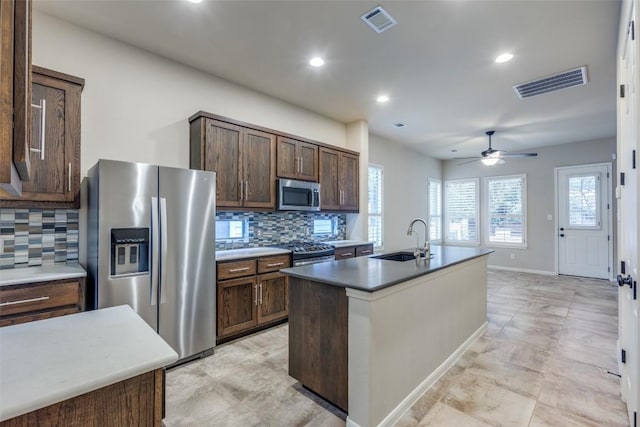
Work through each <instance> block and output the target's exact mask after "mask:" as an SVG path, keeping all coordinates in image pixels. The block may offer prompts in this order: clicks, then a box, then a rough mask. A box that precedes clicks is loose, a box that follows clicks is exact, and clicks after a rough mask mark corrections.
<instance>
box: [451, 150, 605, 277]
mask: <svg viewBox="0 0 640 427" xmlns="http://www.w3.org/2000/svg"><path fill="white" fill-rule="evenodd" d="M531 151H535V152H537V153H538V157H535V158H522V159H516V158H514V159H508V160H507V163H505V164H503V165H497V166H492V167H488V166H485V165H483V164H482V163H481V162H474V163H469V164H466V165H464V166H459V164H460V162H461V161H460V160H447V161H444V162H442V175H443V179H444V180H451V179H460V178H472V177H480V178H482V177H486V176H498V175H512V174H520V173H525V174H526V175H527V237H528V247H527V249H507V248H493V249H495V253H493V254H492V255H491V256H490V257H489V265H491V266H499V267H506V268H514V269H521V270H532V271H538V272H554V271H555V257H556V255H555V235H556V229H555V220H554V219H555V218H554V219H552V220H551V221H549V220H548V219H547V215H549V214H550V215H553V216H554V217H555V212H554V206H555V205H554V203H555V200H554V198H555V196H554V168H555V167H560V166H572V165H581V164H589V163H605V162H609V163H611V162H613V160H612V154H614V153H615V152H616V140H615V138H610V139H605V140H595V141H587V142H577V143H572V144H562V145H557V146H554V147H545V148H540V149H537V150H531ZM612 175H613V176H612V177H611V179H612V180H614V182H615V176H616V173H615V168H614V169H613V174H612ZM482 185H483V183H482V180H480V198H481V199H482V198H483V197H484V194H483V186H482ZM612 188H615V185H613V186H612ZM612 208H613V209H615V206H612ZM612 214H613V218H615V210H613V211H612ZM480 221H481V222H482V221H484V217H483V215H482V211H481V215H480ZM614 224H615V222H614ZM610 234H611V236H615V230H610ZM480 239H481V241H482V239H484V235H481V236H480ZM512 253H513V254H514V255H515V257H516V259H514V260H512V259H511V258H510V256H511V254H512ZM614 260H615V257H614ZM612 267H613V266H612Z"/></svg>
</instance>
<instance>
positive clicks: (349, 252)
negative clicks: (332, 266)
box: [334, 246, 356, 261]
mask: <svg viewBox="0 0 640 427" xmlns="http://www.w3.org/2000/svg"><path fill="white" fill-rule="evenodd" d="M334 254H335V257H336V261H339V260H341V259H347V258H353V257H355V256H356V248H355V247H353V246H349V247H346V248H336V249H335V251H334Z"/></svg>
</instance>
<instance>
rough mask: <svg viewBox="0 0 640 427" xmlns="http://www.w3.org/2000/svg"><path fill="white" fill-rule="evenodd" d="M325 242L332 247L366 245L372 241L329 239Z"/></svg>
mask: <svg viewBox="0 0 640 427" xmlns="http://www.w3.org/2000/svg"><path fill="white" fill-rule="evenodd" d="M322 243H326V244H327V245H329V246H333V247H334V248H344V247H347V246H359V245H368V244H370V243H373V242H366V241H364V240H329V241H328V242H322Z"/></svg>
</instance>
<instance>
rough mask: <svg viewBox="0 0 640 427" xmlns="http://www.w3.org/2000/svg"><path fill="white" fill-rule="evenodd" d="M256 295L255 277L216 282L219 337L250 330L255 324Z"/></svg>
mask: <svg viewBox="0 0 640 427" xmlns="http://www.w3.org/2000/svg"><path fill="white" fill-rule="evenodd" d="M254 263H255V261H254ZM257 293H258V287H257V285H256V278H255V276H251V277H244V278H240V279H231V280H224V281H221V282H218V336H219V337H223V336H226V335H232V334H234V333H237V332H240V331H243V330H245V329H250V328H252V327H254V326H255V325H256V324H257V313H256V304H257V298H258V295H257Z"/></svg>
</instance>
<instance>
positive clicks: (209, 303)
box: [159, 167, 216, 359]
mask: <svg viewBox="0 0 640 427" xmlns="http://www.w3.org/2000/svg"><path fill="white" fill-rule="evenodd" d="M159 176H160V179H159V183H160V188H159V199H160V222H161V224H162V226H161V227H160V235H161V244H160V247H161V249H160V253H161V256H160V257H161V261H160V290H159V294H160V304H159V317H160V327H159V333H160V336H162V338H164V340H165V341H166V342H167V343H168V344H169V345H170V346H171V347H173V349H174V350H175V351H176V352H177V353H178V355H179V358H180V359H183V358H185V357H189V356H192V355H194V354H197V353H200V352H202V351H204V350H208V349H210V348H213V347H214V346H215V341H216V336H215V325H216V317H215V313H216V292H215V289H216V273H215V265H216V263H215V211H216V206H215V198H216V190H215V183H216V178H215V173H213V172H205V171H196V170H189V169H174V168H165V167H161V168H160V170H159Z"/></svg>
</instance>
